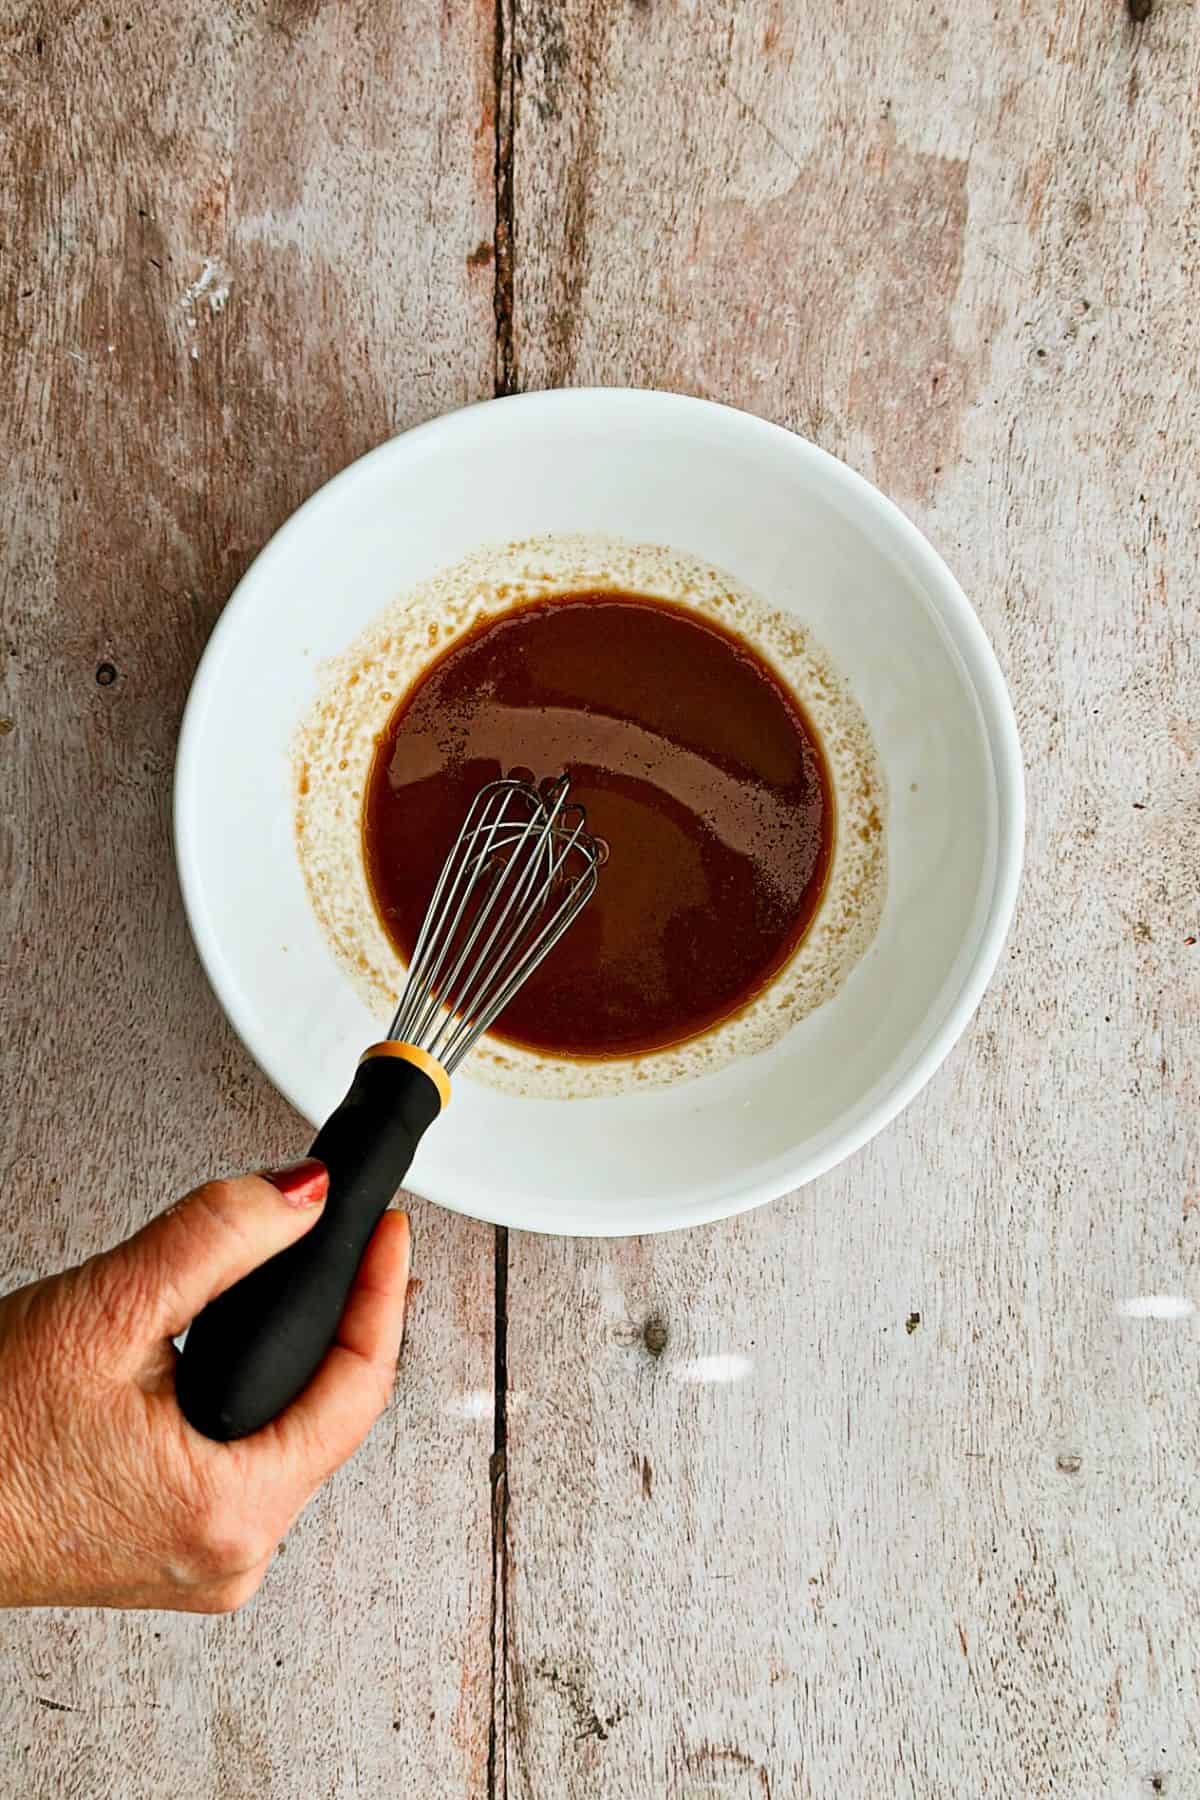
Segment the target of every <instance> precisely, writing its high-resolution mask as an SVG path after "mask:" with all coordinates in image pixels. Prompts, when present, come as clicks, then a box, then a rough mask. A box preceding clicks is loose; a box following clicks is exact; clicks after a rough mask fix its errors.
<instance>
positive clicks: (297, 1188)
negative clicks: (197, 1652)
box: [0, 1161, 409, 1612]
mask: <svg viewBox="0 0 1200 1800" xmlns="http://www.w3.org/2000/svg"><path fill="white" fill-rule="evenodd" d="M327 1187H328V1176H327V1175H326V1172H325V1170H324V1169H323V1168H322V1167H321V1165H320V1163H314V1162H311V1161H310V1162H307V1163H301V1164H298V1165H297V1166H296V1168H295V1169H285V1170H283V1171H282V1172H281V1173H279V1174H277V1175H272V1176H270V1177H266V1178H264V1177H263V1176H259V1175H246V1176H242V1177H240V1178H239V1179H237V1180H231V1181H212V1182H209V1183H207V1184H206V1185H205V1186H204V1187H201V1188H197V1189H196V1191H195V1193H192V1194H189V1195H188V1196H187V1198H186V1199H184V1200H181V1201H180V1202H179V1203H178V1204H177V1205H175V1206H173V1207H171V1208H170V1210H169V1211H167V1212H165V1213H162V1214H161V1215H160V1216H159V1217H158V1218H156V1219H153V1220H151V1222H150V1224H148V1225H147V1226H146V1227H145V1228H144V1229H143V1230H142V1231H139V1232H138V1233H137V1234H136V1236H134V1237H132V1238H130V1239H129V1240H128V1241H127V1242H126V1243H123V1244H118V1245H117V1246H116V1247H115V1248H114V1249H112V1250H109V1251H106V1252H105V1253H104V1254H102V1255H100V1256H94V1257H92V1258H91V1259H90V1260H89V1261H88V1262H85V1263H83V1264H81V1265H80V1267H79V1268H76V1269H68V1270H67V1271H66V1272H65V1273H64V1274H62V1275H56V1276H52V1277H50V1278H49V1279H48V1280H45V1281H36V1282H34V1283H32V1285H31V1286H29V1287H26V1288H20V1289H18V1291H17V1292H16V1293H14V1294H9V1295H7V1296H6V1297H4V1298H2V1299H0V1606H139V1607H166V1608H169V1609H171V1610H174V1611H180V1612H231V1611H233V1609H234V1608H235V1607H238V1606H240V1605H241V1604H242V1602H243V1601H244V1600H247V1599H249V1597H250V1595H251V1594H253V1593H254V1591H255V1589H256V1588H257V1587H258V1585H259V1583H260V1582H261V1580H262V1578H263V1575H264V1574H265V1573H266V1569H267V1565H268V1563H269V1562H270V1560H271V1557H272V1555H273V1554H274V1551H275V1549H276V1547H277V1545H278V1544H279V1542H280V1539H281V1538H282V1537H283V1536H284V1534H285V1533H286V1532H287V1530H288V1528H289V1526H290V1525H291V1523H292V1521H293V1520H294V1519H295V1517H296V1515H297V1514H298V1513H299V1512H300V1510H301V1508H302V1507H303V1506H304V1505H305V1504H306V1502H307V1501H308V1500H309V1499H310V1497H311V1496H312V1494H313V1492H314V1491H315V1489H316V1488H317V1487H319V1486H320V1484H321V1482H322V1481H324V1480H325V1478H326V1476H327V1475H329V1474H331V1473H332V1471H333V1470H334V1469H336V1468H337V1466H338V1465H339V1463H342V1462H344V1461H345V1459H346V1458H347V1457H348V1456H349V1455H350V1454H351V1452H352V1451H353V1450H355V1449H356V1448H357V1446H358V1445H359V1444H360V1443H361V1441H362V1439H363V1438H364V1437H365V1436H366V1434H367V1432H368V1431H369V1430H370V1428H371V1425H372V1424H373V1423H374V1421H375V1419H376V1418H377V1417H378V1415H379V1414H380V1413H381V1412H382V1410H383V1408H384V1406H385V1405H386V1404H387V1400H388V1396H389V1394H390V1392H391V1387H392V1382H393V1378H394V1375H395V1369H396V1359H397V1357H398V1355H399V1352H400V1339H401V1335H402V1331H403V1325H404V1302H405V1296H406V1293H407V1288H408V1265H409V1229H408V1220H407V1218H406V1217H405V1215H404V1214H403V1213H398V1212H388V1213H385V1214H384V1216H383V1218H382V1219H381V1220H380V1222H379V1225H378V1226H377V1227H376V1230H375V1234H374V1236H373V1237H372V1239H371V1242H370V1244H369V1245H368V1247H367V1251H366V1254H365V1256H364V1257H363V1260H362V1264H361V1266H360V1268H359V1271H358V1277H357V1279H356V1281H355V1284H354V1287H353V1289H352V1290H351V1293H350V1297H349V1300H348V1301H347V1303H346V1309H345V1312H344V1313H343V1316H342V1322H341V1325H340V1326H339V1329H338V1334H337V1340H336V1342H335V1343H334V1345H333V1347H332V1348H331V1349H330V1351H329V1354H328V1356H327V1357H326V1359H325V1361H324V1362H323V1363H322V1365H321V1367H320V1369H319V1370H318V1371H317V1373H316V1375H315V1376H314V1377H313V1379H312V1381H311V1382H310V1383H309V1385H308V1387H307V1388H305V1390H304V1392H303V1393H302V1394H301V1395H300V1396H299V1397H298V1398H297V1399H296V1400H295V1401H293V1403H292V1405H291V1406H289V1407H288V1408H287V1410H286V1411H285V1412H283V1413H282V1414H281V1415H280V1416H279V1418H278V1419H276V1420H275V1421H274V1422H273V1423H272V1424H270V1425H268V1426H266V1427H265V1428H264V1429H263V1430H262V1431H259V1432H255V1433H254V1435H253V1436H252V1437H248V1438H243V1439H241V1440H240V1442H237V1443H231V1444H217V1443H212V1442H210V1440H209V1439H208V1438H205V1437H201V1436H200V1434H199V1433H198V1432H196V1431H194V1430H193V1429H192V1427H191V1426H190V1425H189V1424H188V1422H187V1420H186V1419H185V1418H184V1416H183V1414H182V1412H181V1411H180V1409H179V1406H178V1403H177V1401H176V1399H175V1363H176V1359H177V1354H178V1353H177V1352H176V1350H175V1347H174V1345H173V1344H172V1342H171V1339H172V1338H173V1337H177V1336H178V1335H179V1334H180V1332H182V1331H183V1329H184V1327H185V1326H186V1325H188V1324H189V1323H190V1322H191V1320H192V1319H193V1318H195V1316H196V1314H197V1313H199V1312H200V1311H201V1309H202V1308H203V1307H204V1306H206V1305H207V1304H208V1302H209V1301H210V1300H211V1299H212V1298H213V1297H214V1295H216V1294H218V1293H221V1292H222V1291H223V1290H224V1289H225V1288H227V1287H229V1286H231V1285H232V1283H233V1282H235V1281H237V1280H239V1279H240V1278H241V1277H242V1276H243V1275H246V1274H248V1273H249V1271H250V1270H251V1269H253V1268H256V1267H257V1266H258V1264H259V1263H262V1262H265V1261H266V1260H267V1258H268V1257H270V1256H274V1255H275V1254H276V1252H277V1251H280V1250H283V1249H286V1248H287V1246H288V1245H289V1244H292V1243H294V1242H295V1241H296V1239H297V1238H300V1237H302V1236H303V1235H304V1233H305V1232H306V1231H308V1230H309V1229H310V1228H311V1227H312V1226H313V1225H315V1223H316V1221H317V1220H318V1218H319V1217H320V1216H321V1209H322V1207H323V1205H324V1202H325V1192H326V1188H327Z"/></svg>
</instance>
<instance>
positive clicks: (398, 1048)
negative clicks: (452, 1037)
mask: <svg viewBox="0 0 1200 1800" xmlns="http://www.w3.org/2000/svg"><path fill="white" fill-rule="evenodd" d="M372 1056H398V1057H399V1058H400V1060H401V1061H402V1062H408V1063H411V1064H412V1066H413V1068H414V1069H420V1071H421V1073H422V1075H428V1077H429V1079H430V1081H432V1083H433V1085H434V1087H435V1088H436V1089H437V1091H438V1095H439V1097H440V1099H441V1102H442V1106H443V1108H445V1107H447V1106H449V1104H450V1077H449V1076H448V1075H447V1073H446V1071H445V1069H443V1067H442V1065H441V1063H440V1062H439V1061H438V1059H437V1057H436V1056H430V1054H429V1052H428V1050H421V1049H419V1048H418V1046H417V1045H416V1044H401V1043H399V1042H398V1041H397V1040H396V1039H395V1038H385V1039H384V1041H383V1043H382V1044H372V1045H371V1048H370V1049H369V1050H364V1051H363V1053H362V1055H361V1056H360V1057H359V1059H358V1060H359V1063H360V1064H362V1063H365V1062H367V1061H369V1059H370V1058H371V1057H372Z"/></svg>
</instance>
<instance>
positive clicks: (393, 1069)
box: [175, 770, 607, 1440]
mask: <svg viewBox="0 0 1200 1800" xmlns="http://www.w3.org/2000/svg"><path fill="white" fill-rule="evenodd" d="M524 776H525V771H524V770H518V771H516V772H515V773H514V774H512V775H509V776H508V777H507V778H506V779H505V780H503V781H493V782H491V783H489V785H488V786H487V787H485V788H484V789H483V790H482V791H481V792H480V793H479V794H477V795H476V797H475V799H474V801H473V803H472V805H471V808H470V810H469V811H468V813H467V816H466V819H465V820H464V822H463V826H462V829H461V830H460V832H459V834H458V836H457V838H456V839H455V840H454V846H453V848H452V849H451V851H450V854H449V856H448V857H447V858H446V862H445V865H444V867H443V869H442V872H441V875H440V876H439V877H438V882H437V886H436V887H435V889H434V892H433V898H432V899H431V900H430V902H429V907H428V909H427V911H426V914H425V919H424V923H423V924H422V926H421V930H420V933H419V934H418V937H417V941H416V944H415V946H414V948H413V955H412V962H411V964H410V966H409V971H408V977H407V979H406V981H405V984H404V989H403V992H402V993H401V996H400V1004H399V1006H398V1007H397V1008H396V1016H395V1018H394V1019H393V1020H392V1025H391V1031H390V1032H389V1035H388V1037H387V1038H386V1040H385V1041H384V1042H383V1043H380V1044H372V1045H371V1047H370V1048H369V1049H368V1050H365V1051H364V1052H363V1055H362V1057H361V1058H360V1060H359V1064H358V1068H357V1069H356V1071H355V1074H354V1079H353V1081H352V1082H351V1084H350V1088H349V1091H348V1092H347V1094H346V1097H345V1099H344V1100H343V1101H342V1102H341V1104H340V1105H339V1106H338V1107H337V1108H335V1110H334V1111H333V1112H332V1113H330V1115H329V1117H328V1118H327V1119H326V1121H325V1123H324V1125H323V1126H322V1127H321V1129H320V1131H319V1132H318V1133H317V1136H316V1140H315V1142H314V1143H313V1147H312V1155H313V1156H314V1157H315V1158H316V1159H317V1161H318V1162H320V1163H323V1164H324V1166H325V1169H326V1170H327V1172H328V1176H329V1187H328V1192H327V1195H326V1199H325V1207H324V1210H323V1212H322V1214H321V1217H320V1218H319V1219H318V1220H317V1222H316V1224H315V1225H314V1226H313V1227H312V1228H311V1229H310V1230H309V1231H306V1232H305V1234H304V1236H303V1237H302V1238H300V1239H299V1240H298V1241H297V1242H296V1243H294V1244H292V1245H291V1246H290V1247H289V1248H288V1249H287V1250H283V1251H281V1252H280V1254H279V1255H278V1256H274V1257H272V1258H271V1259H270V1260H269V1261H268V1262H265V1263H262V1264H260V1265H259V1267H258V1268H256V1269H253V1270H251V1272H250V1274H249V1275H244V1276H243V1277H242V1279H241V1280H240V1281H235V1282H234V1284H233V1286H232V1287H228V1288H226V1289H225V1290H224V1291H223V1292H222V1293H220V1294H218V1295H217V1297H216V1299H215V1300H212V1301H210V1302H209V1304H208V1305H207V1306H206V1307H205V1309H204V1311H203V1312H202V1313H200V1314H199V1316H198V1317H197V1318H195V1319H193V1321H192V1324H191V1328H190V1330H189V1331H188V1335H187V1342H186V1343H185V1345H184V1348H183V1354H182V1356H181V1358H180V1361H179V1366H178V1369H177V1371H176V1379H175V1391H176V1393H177V1395H178V1397H179V1403H180V1405H181V1406H182V1408H183V1410H184V1413H185V1414H186V1416H187V1418H188V1419H189V1421H190V1422H191V1424H192V1425H193V1426H194V1427H195V1428H196V1430H197V1431H202V1432H204V1433H205V1435H206V1436H208V1437H211V1438H217V1439H220V1440H226V1439H230V1438H239V1437H245V1436H246V1435H247V1433H249V1432H253V1431H259V1430H261V1429H262V1427H263V1426H264V1425H266V1424H267V1423H268V1422H269V1421H270V1420H271V1419H274V1418H277V1417H278V1415H279V1414H280V1413H281V1412H282V1411H283V1409H284V1407H285V1406H288V1405H290V1403H291V1402H292V1401H293V1400H294V1399H295V1397H296V1395H297V1394H299V1393H300V1392H301V1391H302V1389H303V1388H304V1386H305V1384H306V1383H307V1382H309V1381H311V1380H312V1378H313V1376H314V1374H315V1373H316V1371H317V1369H318V1368H319V1367H320V1364H321V1360H322V1358H323V1357H324V1356H325V1354H326V1352H327V1351H328V1349H329V1346H330V1344H331V1343H332V1342H333V1340H334V1334H335V1333H336V1331H337V1329H338V1321H339V1319H340V1318H341V1316H342V1310H343V1308H344V1307H345V1304H346V1296H347V1295H348V1293H349V1292H350V1288H351V1285H352V1283H353V1281H354V1276H355V1271H356V1270H357V1268H358V1265H359V1261H360V1258H361V1257H362V1255H363V1252H364V1250H365V1248H366V1246H367V1244H368V1242H369V1241H370V1238H371V1234H372V1232H373V1231H374V1230H375V1227H376V1225H377V1224H378V1223H379V1219H380V1215H381V1214H382V1212H383V1210H384V1208H385V1207H386V1206H387V1205H388V1203H389V1201H390V1200H391V1198H392V1196H393V1195H394V1194H395V1192H396V1190H397V1188H398V1187H399V1186H400V1183H401V1182H402V1181H403V1180H404V1178H405V1176H406V1175H407V1173H408V1170H409V1166H410V1164H411V1163H412V1160H413V1157H414V1155H415V1153H416V1150H417V1147H418V1145H419V1144H420V1142H421V1139H422V1137H423V1136H424V1134H425V1132H426V1131H427V1129H428V1128H429V1126H430V1125H432V1124H433V1122H434V1120H435V1119H436V1118H437V1117H438V1116H439V1114H440V1113H441V1111H442V1109H443V1108H444V1107H445V1106H446V1104H447V1102H448V1101H449V1098H450V1074H451V1071H452V1070H453V1069H454V1068H456V1067H457V1065H458V1064H459V1063H460V1062H461V1061H462V1059H463V1057H464V1056H465V1055H466V1054H467V1051H468V1050H470V1049H471V1047H472V1045H473V1044H475V1043H477V1042H478V1040H479V1038H480V1037H481V1036H482V1035H483V1033H484V1032H485V1031H486V1030H487V1029H488V1026H489V1025H491V1024H492V1022H493V1021H494V1020H495V1019H497V1018H498V1017H499V1015H500V1014H501V1013H502V1012H503V1010H504V1008H505V1006H506V1005H507V1003H508V1002H509V1000H511V999H512V997H513V995H514V994H515V993H516V991H517V989H518V988H519V987H520V985H521V983H522V982H523V981H524V980H526V978H527V977H528V976H530V975H531V974H532V973H533V971H534V970H535V969H536V968H537V966H538V964H539V963H540V962H542V960H543V959H544V958H545V957H546V956H548V955H549V954H550V951H551V950H552V949H553V948H554V946H555V944H556V943H557V942H558V940H559V938H560V937H561V936H562V934H563V932H564V931H566V930H567V928H568V926H569V925H570V924H571V922H572V920H574V919H576V918H578V916H579V914H580V912H581V911H582V909H583V908H584V907H585V906H586V905H587V903H588V901H589V900H590V899H591V897H592V895H593V894H594V893H595V891H596V874H597V870H598V869H599V867H600V865H601V863H602V862H603V861H604V860H605V857H606V856H607V849H606V847H605V845H604V843H603V841H602V840H601V839H600V838H597V837H593V836H592V834H591V833H590V832H589V831H588V829H587V820H586V819H585V817H584V812H583V808H582V807H581V806H576V805H572V804H571V803H570V802H569V801H568V798H567V796H568V791H569V784H568V781H567V779H566V777H565V776H563V777H561V778H560V779H558V780H552V781H544V782H542V783H541V785H540V786H535V784H534V781H533V778H532V776H530V778H529V779H528V780H526V779H524Z"/></svg>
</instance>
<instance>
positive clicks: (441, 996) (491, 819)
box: [388, 776, 607, 1075]
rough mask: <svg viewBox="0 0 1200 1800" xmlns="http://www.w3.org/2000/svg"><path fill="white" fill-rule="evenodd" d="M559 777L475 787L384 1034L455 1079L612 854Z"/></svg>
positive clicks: (589, 894) (569, 920)
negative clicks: (417, 1051)
mask: <svg viewBox="0 0 1200 1800" xmlns="http://www.w3.org/2000/svg"><path fill="white" fill-rule="evenodd" d="M569 792H570V782H569V779H568V777H566V776H561V777H559V778H558V779H556V780H553V781H545V782H543V783H542V784H541V785H540V787H539V786H535V785H534V784H533V782H532V780H529V781H526V780H524V779H522V778H520V777H518V776H508V777H506V778H505V779H503V780H501V781H493V782H490V783H489V784H488V786H487V787H485V788H483V789H481V790H480V792H479V793H478V794H477V795H476V796H475V799H474V801H473V802H472V804H471V807H470V810H469V811H468V813H467V816H466V818H465V820H464V821H463V825H462V829H461V830H460V832H459V834H458V837H457V838H456V839H455V842H454V845H453V848H452V849H451V851H450V854H449V855H448V856H447V858H446V861H445V864H444V865H443V868H442V872H441V875H440V876H439V878H438V882H437V886H436V887H435V888H434V891H433V896H432V898H431V900H430V902H429V906H428V908H427V910H426V913H425V919H424V923H423V924H422V926H421V930H420V933H419V934H418V937H417V941H416V944H415V945H414V947H413V953H412V960H411V962H410V964H409V969H408V976H407V979H406V981H405V984H404V989H403V992H402V994H401V996H400V1001H399V1004H398V1006H397V1008H396V1014H395V1017H394V1018H393V1020H392V1023H391V1026H390V1027H389V1030H388V1036H389V1037H390V1038H394V1039H396V1040H398V1041H399V1042H401V1043H405V1044H413V1045H416V1046H417V1047H418V1048H420V1049H422V1050H425V1051H427V1052H428V1054H429V1055H430V1056H432V1057H434V1058H435V1059H436V1061H437V1062H438V1063H440V1064H441V1066H442V1068H443V1069H445V1071H446V1073H447V1074H448V1075H449V1074H452V1073H453V1072H454V1070H455V1068H456V1067H457V1065H458V1064H459V1063H460V1062H461V1061H462V1059H463V1057H464V1056H466V1054H467V1052H468V1051H469V1050H471V1049H472V1048H473V1046H474V1045H475V1044H476V1043H477V1042H478V1041H479V1039H480V1038H481V1037H482V1036H483V1034H484V1032H485V1031H487V1030H488V1028H489V1026H491V1025H492V1024H493V1023H494V1021H495V1020H496V1019H497V1018H498V1017H499V1016H500V1014H501V1013H502V1012H503V1011H504V1008H505V1007H506V1006H507V1004H508V1002H509V1001H510V1000H511V999H512V997H513V995H514V994H515V993H516V991H517V989H518V988H519V987H520V986H521V985H522V983H523V982H524V981H526V980H527V979H528V977H529V976H530V975H531V974H532V973H533V971H534V970H535V969H536V968H537V966H538V964H539V963H540V962H542V961H543V960H544V958H545V957H547V956H548V955H549V954H550V951H551V950H552V949H553V948H554V946H555V944H556V943H557V942H558V940H559V938H560V937H561V936H562V935H563V933H564V931H566V930H567V929H568V927H569V926H570V925H571V924H572V923H573V921H574V920H575V919H576V918H577V917H578V915H579V913H580V912H581V911H582V909H583V908H584V907H585V906H586V905H587V903H588V901H589V900H590V899H591V897H592V895H593V894H594V893H595V891H596V879H597V871H598V869H599V868H600V866H601V864H602V863H603V862H604V861H605V858H606V855H607V849H606V846H605V844H604V842H603V840H602V839H600V838H597V837H594V836H593V835H592V834H591V833H590V832H589V831H588V830H587V818H586V815H585V813H584V810H583V808H582V806H579V805H575V804H572V803H570V802H569V800H568V795H569Z"/></svg>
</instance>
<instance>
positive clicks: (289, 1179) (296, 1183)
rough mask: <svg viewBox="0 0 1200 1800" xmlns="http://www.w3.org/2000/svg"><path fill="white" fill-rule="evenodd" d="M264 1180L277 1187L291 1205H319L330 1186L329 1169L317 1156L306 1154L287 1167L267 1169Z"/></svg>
mask: <svg viewBox="0 0 1200 1800" xmlns="http://www.w3.org/2000/svg"><path fill="white" fill-rule="evenodd" d="M263 1180H264V1181H269V1182H270V1183H271V1186H272V1187H277V1188H278V1189H279V1191H280V1193H281V1194H282V1195H283V1197H284V1199H285V1200H286V1201H287V1203H288V1205H289V1206H319V1205H320V1204H321V1201H322V1200H323V1199H324V1198H325V1195H326V1192H327V1191H328V1188H329V1170H328V1169H327V1168H326V1167H325V1164H324V1163H323V1162H318V1161H317V1159H316V1157H315V1156H306V1157H305V1158H304V1160H303V1162H297V1163H289V1164H288V1166H287V1168H286V1169H265V1170H264V1171H263Z"/></svg>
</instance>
